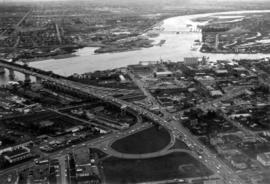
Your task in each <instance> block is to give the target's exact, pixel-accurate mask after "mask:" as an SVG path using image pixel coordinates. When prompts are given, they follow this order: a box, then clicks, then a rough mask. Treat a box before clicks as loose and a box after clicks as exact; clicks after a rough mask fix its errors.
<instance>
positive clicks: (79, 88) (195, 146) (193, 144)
mask: <svg viewBox="0 0 270 184" xmlns="http://www.w3.org/2000/svg"><path fill="white" fill-rule="evenodd" d="M0 66H3V67H5V68H12V67H13V69H14V70H16V71H18V70H19V71H20V72H22V73H28V74H30V75H33V76H37V77H40V78H42V79H44V80H48V81H52V82H53V83H55V84H56V85H60V86H65V87H66V88H69V89H71V90H73V91H75V92H79V93H84V94H86V95H89V96H91V97H95V98H98V99H101V100H102V101H104V102H107V103H111V104H113V105H116V106H118V107H120V108H125V109H128V110H130V111H133V112H136V113H137V114H138V115H142V116H144V117H145V118H147V119H149V120H151V121H152V122H155V123H157V124H159V125H161V126H163V127H165V128H166V129H167V130H168V131H169V132H171V133H173V135H174V136H173V137H177V136H179V135H180V136H181V137H184V139H183V141H184V142H185V143H186V144H187V145H190V148H192V150H195V151H198V150H200V154H201V155H202V156H203V158H204V159H202V160H201V161H202V162H203V163H204V164H205V165H207V166H208V167H209V168H210V169H211V170H212V171H217V167H218V168H219V172H220V173H219V174H220V175H221V176H223V178H228V182H229V183H230V184H244V182H243V181H242V180H241V179H240V178H239V177H238V176H237V175H236V174H235V173H234V172H233V171H232V170H231V169H230V168H229V167H228V166H227V165H226V164H224V163H223V161H222V160H220V159H219V158H217V157H216V155H215V154H213V153H211V152H210V151H209V150H208V149H207V148H206V147H205V146H204V145H203V144H202V143H200V142H199V141H198V140H197V139H196V137H194V136H193V135H191V133H190V132H189V131H187V130H186V129H185V128H184V127H183V126H182V125H181V123H179V121H170V122H169V121H167V120H170V119H171V117H172V114H170V113H168V112H167V111H166V110H164V109H162V108H160V109H161V112H162V113H163V114H164V118H161V117H160V116H158V115H156V114H154V113H152V112H150V111H148V110H147V109H144V108H142V107H139V106H137V105H134V104H132V103H129V102H126V101H123V100H120V99H117V98H114V97H112V96H109V95H106V94H104V93H103V94H102V93H101V92H100V90H97V89H96V88H93V87H91V86H88V85H85V84H81V83H78V82H74V81H70V80H68V79H65V78H61V77H55V78H53V77H51V76H50V75H49V74H48V75H46V74H44V72H43V73H42V74H40V73H37V72H35V71H33V69H32V68H30V69H29V70H28V69H27V68H25V67H22V66H17V64H13V63H12V64H11V63H9V62H6V61H0ZM133 80H134V79H133ZM134 82H135V83H136V84H137V85H138V86H139V88H140V89H143V88H144V85H143V83H142V82H139V81H138V80H135V81H134ZM146 91H147V90H143V92H144V93H145V95H147V97H148V98H149V99H150V100H151V101H152V102H153V104H158V103H157V102H156V101H155V99H154V98H153V97H152V95H151V94H150V93H146ZM106 139H108V141H111V140H116V139H117V135H115V134H111V135H110V136H108V137H107V138H106ZM104 141H105V140H104V139H103V140H102V142H104ZM91 142H92V141H91ZM100 142H101V140H100V139H98V140H96V141H93V142H92V143H93V144H95V143H97V144H100ZM93 144H92V145H93ZM88 145H89V144H88ZM90 146H91V145H90ZM74 148H76V146H74ZM69 151H70V150H69V149H67V150H65V151H62V152H58V153H56V154H50V155H49V156H50V158H51V157H53V156H54V155H55V156H56V155H57V154H60V155H59V156H61V155H63V154H67V153H68V152H69ZM103 151H104V150H103ZM105 151H106V150H105ZM113 153H115V152H112V154H113ZM138 156H139V155H138ZM197 158H199V156H197Z"/></svg>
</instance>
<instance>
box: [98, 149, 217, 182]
mask: <svg viewBox="0 0 270 184" xmlns="http://www.w3.org/2000/svg"><path fill="white" fill-rule="evenodd" d="M103 166H104V174H105V180H106V183H110V184H122V183H138V182H147V181H161V180H169V179H175V178H178V179H182V178H189V177H200V176H209V175H211V174H212V172H211V171H210V170H208V169H207V168H206V167H205V166H203V165H202V164H200V163H199V162H198V161H197V160H195V159H194V158H193V157H192V156H190V155H189V154H187V153H183V152H176V153H172V154H169V155H166V156H162V157H158V158H152V159H145V160H143V159H136V160H128V159H119V158H115V157H111V158H108V159H106V160H105V161H104V162H103Z"/></svg>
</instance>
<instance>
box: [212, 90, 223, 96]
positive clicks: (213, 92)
mask: <svg viewBox="0 0 270 184" xmlns="http://www.w3.org/2000/svg"><path fill="white" fill-rule="evenodd" d="M210 95H211V96H212V97H220V96H222V95H223V93H222V92H221V91H220V90H214V91H210Z"/></svg>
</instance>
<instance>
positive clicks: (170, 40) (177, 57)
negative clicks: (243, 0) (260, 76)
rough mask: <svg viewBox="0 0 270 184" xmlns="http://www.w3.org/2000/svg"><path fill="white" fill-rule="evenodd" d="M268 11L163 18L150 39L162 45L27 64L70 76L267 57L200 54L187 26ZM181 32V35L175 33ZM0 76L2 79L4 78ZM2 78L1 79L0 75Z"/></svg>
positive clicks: (195, 34)
mask: <svg viewBox="0 0 270 184" xmlns="http://www.w3.org/2000/svg"><path fill="white" fill-rule="evenodd" d="M269 12H270V10H264V11H236V12H219V13H208V14H196V15H186V16H178V17H172V18H168V19H166V20H164V21H163V23H162V24H161V27H159V29H162V31H161V33H160V35H159V36H158V37H156V38H153V40H154V41H155V43H159V42H160V40H166V42H165V44H163V45H162V46H154V47H151V48H143V49H141V50H136V51H127V52H119V53H105V54H95V53H94V50H95V49H96V48H90V47H87V48H83V49H79V50H78V51H77V52H76V53H75V54H76V55H77V56H76V57H71V58H63V59H48V60H42V61H36V62H32V63H30V66H33V67H37V68H40V69H44V70H48V71H53V72H55V73H58V74H61V75H65V76H67V75H71V74H73V73H79V74H81V73H86V72H92V71H95V70H105V69H113V68H119V67H124V66H127V65H130V64H137V63H139V62H140V61H157V60H160V59H162V60H170V61H173V62H177V61H182V60H183V58H184V57H202V56H206V57H209V58H210V59H211V60H213V61H215V60H218V59H229V60H231V59H242V58H248V59H256V58H263V57H269V56H270V54H205V53H200V52H199V50H192V49H191V47H192V46H193V43H194V40H197V39H199V40H200V39H201V37H202V34H201V33H200V32H189V30H190V27H187V25H188V24H190V25H192V27H194V28H195V27H197V25H200V24H205V22H204V23H202V22H201V23H199V22H194V21H193V20H192V19H195V18H199V17H208V16H225V17H226V15H227V16H230V17H231V18H232V16H235V19H239V16H240V15H241V14H246V13H269ZM176 32H180V34H176ZM3 77H4V76H2V81H3ZM0 80H1V78H0Z"/></svg>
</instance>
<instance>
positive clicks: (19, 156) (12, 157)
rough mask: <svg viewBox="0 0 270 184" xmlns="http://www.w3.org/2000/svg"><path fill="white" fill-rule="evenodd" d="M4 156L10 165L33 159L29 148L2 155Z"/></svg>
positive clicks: (21, 148)
mask: <svg viewBox="0 0 270 184" xmlns="http://www.w3.org/2000/svg"><path fill="white" fill-rule="evenodd" d="M2 155H3V156H4V158H5V159H6V160H7V161H8V162H9V163H15V162H19V161H21V160H24V159H27V158H30V157H32V154H31V153H30V149H29V148H27V147H20V148H17V149H14V150H12V151H7V152H4V153H2Z"/></svg>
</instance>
